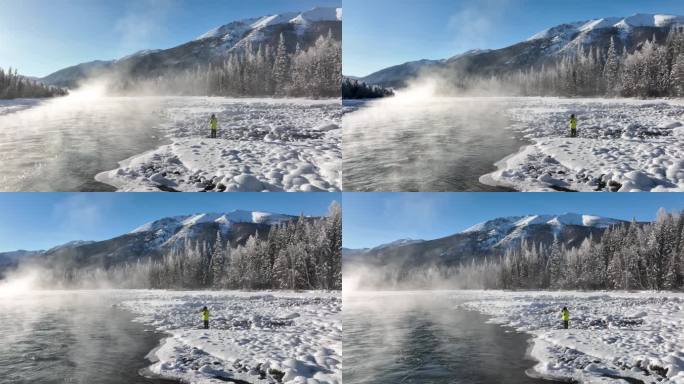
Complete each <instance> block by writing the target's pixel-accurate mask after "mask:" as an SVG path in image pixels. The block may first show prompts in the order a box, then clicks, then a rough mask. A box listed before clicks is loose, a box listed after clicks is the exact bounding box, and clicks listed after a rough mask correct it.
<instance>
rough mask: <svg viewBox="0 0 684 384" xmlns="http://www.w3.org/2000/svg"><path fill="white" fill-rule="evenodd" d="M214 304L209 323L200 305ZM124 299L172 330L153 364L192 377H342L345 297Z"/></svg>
mask: <svg viewBox="0 0 684 384" xmlns="http://www.w3.org/2000/svg"><path fill="white" fill-rule="evenodd" d="M205 305H206V306H207V307H208V308H209V310H210V314H211V316H210V318H211V319H210V322H211V326H210V327H211V329H209V330H204V329H201V317H200V313H199V311H200V310H201V308H202V307H203V306H205ZM121 306H122V307H123V308H125V309H127V310H130V311H132V312H133V313H134V314H136V315H137V316H138V318H137V320H138V321H140V322H143V323H145V324H148V325H151V326H153V327H155V328H156V329H158V330H163V331H166V332H168V333H169V334H170V337H169V338H167V339H166V340H165V341H164V342H163V343H162V345H161V347H160V348H159V349H157V350H155V351H154V355H156V358H157V359H159V361H158V362H157V363H155V364H154V365H153V366H152V367H150V370H151V371H152V372H153V373H155V374H158V375H161V376H163V377H167V378H174V379H179V380H182V381H184V382H190V383H216V382H220V379H221V378H223V379H226V378H227V379H236V380H244V381H247V382H249V383H275V382H277V381H278V379H280V380H282V382H284V383H307V384H314V383H341V382H342V317H341V313H340V311H341V309H342V300H341V295H340V294H339V293H327V292H301V293H293V292H259V293H256V292H255V293H246V292H234V291H223V292H187V291H180V292H173V291H134V294H133V295H131V297H130V298H129V299H127V300H126V301H124V302H123V303H122V304H121Z"/></svg>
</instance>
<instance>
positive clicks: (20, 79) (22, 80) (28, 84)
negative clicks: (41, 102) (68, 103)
mask: <svg viewBox="0 0 684 384" xmlns="http://www.w3.org/2000/svg"><path fill="white" fill-rule="evenodd" d="M66 94H67V92H66V91H65V90H64V89H61V88H57V87H52V86H48V85H44V84H42V83H39V82H36V81H33V80H30V79H27V78H26V77H24V76H21V75H19V73H18V72H17V70H16V69H14V70H12V68H9V69H8V70H7V72H5V70H4V69H2V68H0V99H19V98H36V97H54V96H64V95H66Z"/></svg>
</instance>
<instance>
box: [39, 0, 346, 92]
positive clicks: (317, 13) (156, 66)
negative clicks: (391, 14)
mask: <svg viewBox="0 0 684 384" xmlns="http://www.w3.org/2000/svg"><path fill="white" fill-rule="evenodd" d="M290 16H292V17H290ZM341 20H342V11H341V8H333V7H317V8H313V9H310V10H308V11H303V12H291V13H285V14H280V15H268V16H263V17H256V18H251V19H244V20H238V21H232V22H229V23H227V24H224V25H221V26H218V27H216V28H214V29H212V30H210V31H208V32H206V33H204V34H203V35H201V36H199V37H197V38H195V39H193V40H190V41H187V42H185V43H182V44H179V45H177V46H175V47H171V48H168V49H145V50H141V51H138V52H135V53H132V54H130V55H127V56H124V57H122V58H119V59H115V60H108V61H106V60H94V61H90V62H86V63H80V64H76V65H73V66H71V67H67V68H63V69H61V70H58V71H55V72H53V73H51V74H49V75H47V76H45V77H43V78H41V79H40V81H41V82H42V83H44V84H47V85H54V86H60V87H68V88H73V87H75V86H77V85H78V84H79V82H80V81H82V80H83V79H86V78H89V77H93V76H99V75H103V74H107V73H110V72H117V73H119V72H120V73H126V74H129V75H132V76H149V77H155V76H160V75H162V74H165V73H168V71H178V70H186V69H190V68H194V67H195V66H196V65H209V64H211V63H212V62H215V61H218V60H220V59H221V58H222V57H225V56H226V55H227V54H228V53H231V52H233V51H238V50H242V49H245V48H246V47H248V46H249V45H250V44H252V43H262V42H263V43H268V44H271V45H275V44H276V43H277V41H278V38H279V36H280V34H281V33H282V34H283V35H284V37H285V40H286V45H287V46H288V48H294V46H295V45H297V44H300V45H301V47H302V48H305V47H308V46H310V45H311V44H313V42H314V41H315V39H316V38H317V37H318V36H321V35H323V34H325V33H327V32H328V31H332V32H333V34H334V35H335V36H339V37H340V38H341Z"/></svg>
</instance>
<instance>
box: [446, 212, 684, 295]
mask: <svg viewBox="0 0 684 384" xmlns="http://www.w3.org/2000/svg"><path fill="white" fill-rule="evenodd" d="M683 260H684V212H682V213H680V214H670V213H666V212H664V211H662V210H661V211H660V212H659V213H658V217H657V219H656V221H654V222H652V223H648V224H643V223H636V222H632V223H629V224H624V225H618V226H613V227H611V228H608V229H607V230H606V231H605V232H604V233H603V235H602V236H601V237H600V238H599V239H592V238H587V239H585V241H584V242H583V243H582V244H581V245H580V246H578V247H571V248H568V247H566V246H565V245H564V244H562V243H560V242H559V241H554V242H553V244H552V245H551V246H549V247H545V246H543V245H541V244H530V243H527V242H524V241H523V242H522V244H520V246H519V247H516V248H513V249H509V250H507V251H506V253H505V254H504V255H503V256H501V257H500V258H499V259H494V260H493V259H490V260H487V261H485V262H482V263H476V262H473V263H472V264H470V265H465V266H460V267H459V268H458V269H457V270H456V271H452V272H453V273H452V274H451V276H458V277H459V278H462V279H467V281H468V282H469V283H470V288H474V287H480V288H495V289H586V290H600V289H620V290H630V289H648V290H657V291H659V290H682V289H684V263H683Z"/></svg>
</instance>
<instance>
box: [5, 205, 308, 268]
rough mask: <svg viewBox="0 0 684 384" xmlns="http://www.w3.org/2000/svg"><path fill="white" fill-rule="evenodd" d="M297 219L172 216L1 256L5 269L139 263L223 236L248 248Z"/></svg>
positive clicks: (242, 214) (240, 214) (252, 214)
mask: <svg viewBox="0 0 684 384" xmlns="http://www.w3.org/2000/svg"><path fill="white" fill-rule="evenodd" d="M296 218H297V217H296V216H289V215H283V214H277V213H269V212H258V211H241V210H237V211H232V212H227V213H198V214H194V215H187V216H176V217H166V218H162V219H159V220H155V221H152V222H150V223H146V224H144V225H142V226H140V227H138V228H136V229H134V230H132V231H131V232H128V233H125V234H123V235H121V236H117V237H115V238H112V239H109V240H103V241H72V242H69V243H66V244H62V245H59V246H56V247H53V248H51V249H49V250H46V251H17V252H9V253H0V270H1V269H2V268H3V266H4V267H5V268H7V267H14V266H16V264H17V262H21V261H27V262H38V263H41V264H43V265H48V266H50V265H70V266H76V267H89V266H104V267H109V266H112V265H117V264H121V263H126V262H135V261H136V260H139V259H141V258H148V257H151V258H155V257H158V256H160V255H161V254H163V253H164V252H165V251H167V250H169V249H173V248H177V247H182V246H184V245H185V244H186V243H187V242H191V243H195V242H199V243H207V244H208V245H209V246H211V245H213V243H214V242H215V241H216V236H217V233H218V232H220V233H221V236H222V238H223V239H224V241H225V240H227V241H229V242H230V244H231V245H232V246H237V245H242V244H244V243H245V242H246V241H247V239H248V238H249V237H250V236H252V235H258V236H259V237H264V236H266V235H267V234H268V231H269V229H270V227H271V226H273V225H278V224H281V223H285V222H288V221H291V220H294V219H296ZM0 272H1V271H0ZM0 275H1V273H0Z"/></svg>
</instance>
